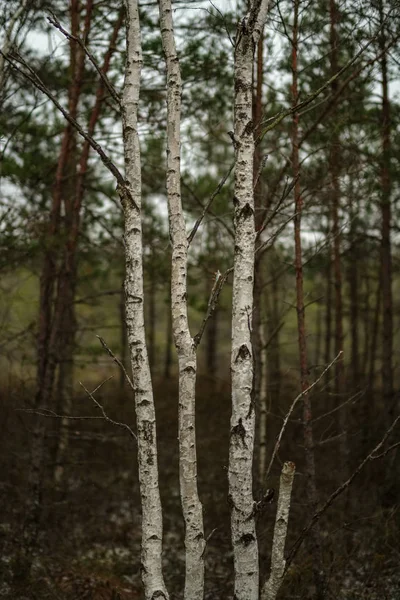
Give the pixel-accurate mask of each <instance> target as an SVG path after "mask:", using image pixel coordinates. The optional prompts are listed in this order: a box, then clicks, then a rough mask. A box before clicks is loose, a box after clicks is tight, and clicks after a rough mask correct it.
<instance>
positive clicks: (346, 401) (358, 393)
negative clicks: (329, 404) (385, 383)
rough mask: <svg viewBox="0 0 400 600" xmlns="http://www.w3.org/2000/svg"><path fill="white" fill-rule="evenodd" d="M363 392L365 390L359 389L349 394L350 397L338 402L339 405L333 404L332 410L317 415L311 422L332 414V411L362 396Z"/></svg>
mask: <svg viewBox="0 0 400 600" xmlns="http://www.w3.org/2000/svg"><path fill="white" fill-rule="evenodd" d="M364 394H365V390H360V391H359V392H357V393H356V394H354V395H353V396H350V398H348V399H347V400H345V401H344V402H342V403H341V404H339V406H335V408H333V409H332V410H330V411H328V412H326V413H324V414H323V415H319V416H318V417H315V419H313V420H312V422H313V423H316V422H317V421H320V420H321V419H325V417H329V415H332V414H333V413H335V412H337V411H338V410H340V409H341V408H342V407H343V406H345V405H346V404H348V403H349V402H351V401H352V400H355V399H356V398H357V400H358V399H359V398H362V397H363V396H364Z"/></svg>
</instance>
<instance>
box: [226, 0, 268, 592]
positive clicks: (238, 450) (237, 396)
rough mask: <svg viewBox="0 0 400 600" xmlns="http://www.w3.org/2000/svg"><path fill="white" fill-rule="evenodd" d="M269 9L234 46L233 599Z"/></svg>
mask: <svg viewBox="0 0 400 600" xmlns="http://www.w3.org/2000/svg"><path fill="white" fill-rule="evenodd" d="M267 11H268V0H254V2H252V3H251V4H250V10H249V12H248V14H247V15H246V16H245V17H244V18H243V19H242V20H241V21H240V22H239V24H238V26H237V32H236V45H235V67H234V71H235V72H234V80H235V108H234V132H233V143H234V146H235V189H234V225H235V255H234V278H233V301H232V352H231V372H232V416H231V431H230V446H229V472H228V478H229V497H230V503H231V531H232V544H233V556H234V566H235V597H236V598H237V600H245V599H246V600H257V599H258V595H259V574H258V569H259V567H258V546H257V538H256V529H255V520H254V515H253V491H252V487H253V486H252V462H253V449H254V434H255V410H254V406H253V400H252V388H253V350H252V341H251V329H252V313H253V285H254V249H255V248H254V240H255V226H254V192H253V180H254V178H253V158H254V134H253V129H254V123H253V115H252V102H253V93H252V92H253V81H252V70H253V62H254V52H255V48H256V47H257V44H258V41H259V39H260V36H261V33H262V30H263V27H264V23H265V20H266V17H267Z"/></svg>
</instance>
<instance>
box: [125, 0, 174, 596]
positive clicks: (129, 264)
mask: <svg viewBox="0 0 400 600" xmlns="http://www.w3.org/2000/svg"><path fill="white" fill-rule="evenodd" d="M125 5H126V40H127V51H126V71H125V83H124V91H123V96H122V119H123V139H124V158H125V176H126V184H125V186H121V185H119V189H118V191H119V194H120V197H121V203H122V206H123V209H124V215H125V233H124V244H125V259H126V275H125V297H126V300H125V302H126V323H127V332H128V343H129V350H130V358H131V364H132V377H133V383H134V388H135V409H136V419H137V435H138V462H139V484H140V496H141V504H142V556H141V562H142V564H141V570H142V581H143V585H144V590H145V597H146V600H155V599H156V598H158V599H161V598H164V599H167V598H168V593H167V590H166V587H165V584H164V580H163V575H162V563H161V561H162V533H163V527H162V511H161V502H160V493H159V485H158V465H157V441H156V420H155V409H154V400H153V389H152V382H151V375H150V366H149V360H148V356H147V348H146V340H145V329H144V309H143V261H142V256H143V254H142V223H141V163H140V146H139V135H138V123H137V113H138V103H139V91H140V73H141V66H142V50H141V37H140V24H139V12H138V3H137V0H125Z"/></svg>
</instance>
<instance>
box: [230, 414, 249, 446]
mask: <svg viewBox="0 0 400 600" xmlns="http://www.w3.org/2000/svg"><path fill="white" fill-rule="evenodd" d="M231 434H232V435H236V436H238V437H239V438H240V439H241V440H242V443H243V446H244V447H245V448H247V446H246V429H245V428H244V425H243V421H242V419H241V418H240V419H239V423H238V424H237V425H235V426H234V427H232V429H231Z"/></svg>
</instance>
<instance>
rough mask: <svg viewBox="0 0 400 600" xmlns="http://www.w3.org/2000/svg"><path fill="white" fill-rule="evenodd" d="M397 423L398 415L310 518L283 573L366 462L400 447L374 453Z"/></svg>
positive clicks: (292, 550)
mask: <svg viewBox="0 0 400 600" xmlns="http://www.w3.org/2000/svg"><path fill="white" fill-rule="evenodd" d="M399 421H400V415H398V416H397V417H396V418H395V420H394V421H393V423H392V424H391V426H390V427H389V429H387V430H386V432H385V434H384V436H383V437H382V439H381V441H380V442H379V444H377V445H376V446H375V448H374V449H373V450H372V451H371V452H370V453H369V454H368V455H367V456H366V457H365V458H364V460H362V461H361V463H360V464H359V465H358V467H357V468H356V470H355V471H353V473H352V474H351V475H350V477H349V478H348V479H347V480H346V481H345V482H344V483H342V485H340V486H339V487H338V488H336V490H335V491H334V492H333V494H331V495H330V496H329V498H328V500H326V502H325V503H324V505H323V506H322V507H321V508H320V509H318V510H317V511H316V512H315V513H314V515H313V516H312V518H311V519H310V521H309V522H308V524H307V525H306V526H305V527H304V529H303V530H302V532H301V533H300V535H299V537H298V538H297V540H296V541H295V543H294V544H293V546H292V548H291V550H290V552H289V555H288V557H287V560H286V569H285V572H286V571H287V569H288V568H289V565H290V564H291V562H292V561H293V559H294V557H295V556H296V554H297V552H298V551H299V549H300V546H301V544H302V543H303V540H304V538H305V537H306V535H307V534H308V533H309V531H310V529H311V528H312V527H313V526H314V525H315V523H316V522H317V521H318V520H319V519H320V517H321V516H322V515H323V514H324V512H325V511H326V510H327V509H328V508H329V507H330V506H331V504H332V503H333V502H334V500H336V498H337V497H338V496H340V495H341V494H342V493H343V492H344V491H345V490H346V489H347V488H348V487H349V485H350V484H351V483H352V482H353V480H354V479H355V478H356V477H357V475H358V474H359V473H360V472H361V470H362V469H363V468H364V467H365V465H366V464H367V462H369V461H370V460H375V459H376V458H381V457H383V456H385V455H386V454H387V453H388V452H389V451H390V450H393V449H394V448H397V447H398V446H399V445H400V442H397V443H396V444H392V446H390V447H389V448H387V450H386V451H384V452H382V453H381V454H376V452H378V450H380V449H381V448H382V446H383V445H384V443H385V442H386V440H387V439H388V437H389V435H390V434H391V433H392V431H393V429H394V428H395V427H396V425H397V423H398V422H399Z"/></svg>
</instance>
